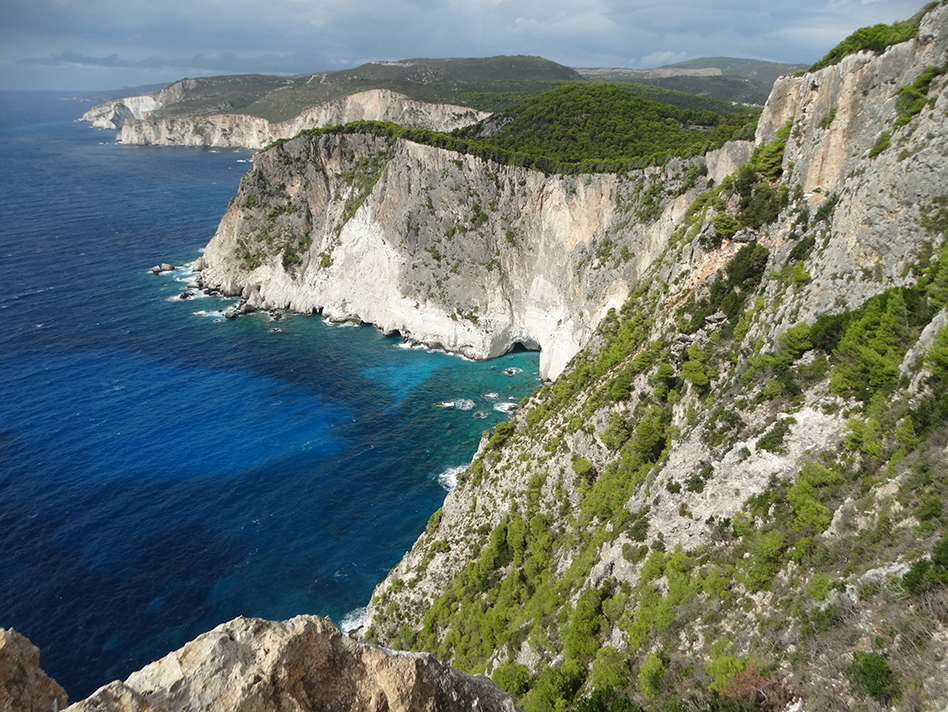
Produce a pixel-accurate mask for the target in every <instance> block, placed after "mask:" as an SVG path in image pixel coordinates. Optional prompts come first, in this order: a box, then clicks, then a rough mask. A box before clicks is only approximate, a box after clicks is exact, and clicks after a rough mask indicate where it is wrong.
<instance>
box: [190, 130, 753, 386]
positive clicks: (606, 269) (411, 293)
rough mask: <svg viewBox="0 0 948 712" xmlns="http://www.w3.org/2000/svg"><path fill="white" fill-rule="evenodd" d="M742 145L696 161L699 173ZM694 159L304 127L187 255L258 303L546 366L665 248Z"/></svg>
mask: <svg viewBox="0 0 948 712" xmlns="http://www.w3.org/2000/svg"><path fill="white" fill-rule="evenodd" d="M750 149H751V146H750V143H749V142H742V143H734V144H730V145H729V146H727V147H725V148H722V149H721V150H719V151H716V152H713V153H711V154H709V155H708V156H706V157H704V158H703V159H695V160H696V161H697V162H699V163H700V162H704V163H706V166H707V168H708V175H707V178H701V179H700V180H699V181H698V185H699V186H704V185H706V183H707V179H715V180H720V179H721V178H723V177H724V176H725V175H727V174H728V173H729V172H732V171H733V170H735V169H736V168H737V166H738V165H740V163H741V162H742V161H743V160H745V159H746V158H747V157H748V156H749V155H750ZM690 165H691V162H689V161H682V160H677V159H676V160H672V161H671V162H669V163H668V164H667V165H666V166H664V167H662V168H648V169H644V170H638V171H630V172H629V173H627V174H625V175H622V176H619V175H614V174H597V175H585V176H547V175H545V174H543V173H540V172H538V171H533V170H527V169H522V168H516V167H511V166H501V165H498V164H495V163H493V162H490V161H485V160H482V159H480V158H476V157H473V156H468V155H461V154H457V153H454V152H450V151H446V150H442V149H439V148H435V147H431V146H426V145H420V144H416V143H412V142H410V141H405V140H395V141H390V140H388V139H385V138H379V137H375V136H371V135H363V134H349V135H321V136H316V137H312V136H304V137H299V138H295V139H293V140H291V141H289V142H287V143H285V144H283V145H282V146H278V147H276V148H274V149H271V150H270V151H267V152H265V153H262V154H258V156H257V157H256V158H255V160H254V168H253V170H251V171H250V172H249V173H248V174H247V175H246V176H245V177H244V179H243V180H242V181H241V187H240V190H239V192H238V194H237V197H236V199H235V200H234V201H233V202H232V204H231V206H230V208H229V210H228V211H227V213H226V215H225V216H224V218H223V220H222V221H221V224H220V226H219V228H218V230H217V234H216V235H215V236H214V238H213V239H212V240H211V242H210V243H209V244H208V246H207V249H206V250H205V253H204V256H203V257H202V259H201V260H200V262H199V264H198V265H196V266H197V267H198V268H199V269H201V270H202V271H201V273H200V279H201V281H202V283H203V284H204V285H205V286H208V287H213V288H215V289H220V290H222V291H223V292H224V293H226V294H231V295H242V296H243V297H244V298H246V299H248V300H249V301H250V303H251V304H253V305H255V306H258V307H261V308H276V309H291V310H295V311H298V312H304V313H311V312H321V313H322V314H323V315H324V316H326V317H327V318H330V319H333V320H349V321H362V322H368V323H371V324H374V325H376V326H377V327H378V328H380V329H381V330H383V331H385V332H398V333H399V334H401V335H402V336H403V337H404V338H406V339H409V340H412V341H416V342H420V343H424V344H427V345H429V346H432V347H436V348H442V349H446V350H448V351H451V352H455V353H460V354H463V355H465V356H467V357H470V358H475V359H484V358H492V357H496V356H499V355H501V354H503V353H505V352H506V351H508V350H509V349H511V348H512V347H513V346H515V345H517V344H521V345H523V346H526V347H527V348H530V349H540V371H541V374H542V376H543V377H544V378H555V377H556V376H557V375H558V374H559V373H560V372H561V371H562V370H563V368H564V367H565V366H566V364H567V362H568V361H569V360H570V359H571V358H572V357H573V355H574V354H575V353H576V352H577V351H578V350H579V349H580V348H581V347H582V345H583V344H584V343H585V341H586V340H587V339H588V338H589V336H590V335H591V334H592V332H593V330H594V329H595V328H596V326H597V325H598V323H599V322H600V321H601V319H602V318H603V316H605V314H606V313H607V312H608V311H609V309H611V308H615V307H618V306H619V305H620V304H621V303H622V302H623V301H624V300H625V298H626V296H627V295H628V292H629V289H630V285H632V284H633V283H634V282H635V280H636V279H637V278H638V276H639V275H640V274H641V273H642V269H643V268H645V267H647V266H648V265H649V264H651V263H652V261H653V260H654V259H655V257H656V256H657V255H658V254H660V253H661V252H662V251H663V250H664V249H665V247H666V244H667V240H668V237H669V235H670V234H671V232H672V231H673V230H674V229H675V226H676V220H678V219H680V217H681V215H682V214H683V212H684V210H685V209H686V208H687V206H688V204H689V202H690V200H691V199H692V198H693V197H694V195H695V194H696V192H695V191H696V190H697V188H696V189H694V190H691V191H687V192H686V193H684V194H679V193H681V186H682V185H683V183H684V181H685V176H686V174H687V172H688V169H689V167H690Z"/></svg>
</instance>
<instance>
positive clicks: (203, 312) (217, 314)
mask: <svg viewBox="0 0 948 712" xmlns="http://www.w3.org/2000/svg"><path fill="white" fill-rule="evenodd" d="M225 311H226V310H225V309H211V310H210V311H208V310H207V309H199V310H198V311H196V312H193V314H194V316H210V317H214V318H215V319H223V318H224V312H225Z"/></svg>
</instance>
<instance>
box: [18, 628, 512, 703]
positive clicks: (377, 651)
mask: <svg viewBox="0 0 948 712" xmlns="http://www.w3.org/2000/svg"><path fill="white" fill-rule="evenodd" d="M2 709H4V708H3V707H2V706H0V710H2ZM11 709H12V708H11ZM26 709H29V708H26ZM35 709H39V708H35ZM515 709H516V707H515V706H514V704H513V701H512V700H511V699H510V697H508V696H507V695H506V694H504V693H503V692H501V690H500V689H498V688H497V687H496V686H495V685H494V684H493V683H492V682H491V681H490V680H488V679H487V678H485V677H473V676H470V675H465V674H463V673H460V672H458V671H457V670H455V669H453V668H450V667H448V666H446V665H444V664H442V663H440V662H439V661H438V660H437V659H436V658H434V657H433V656H432V655H429V654H427V653H420V654H416V653H403V652H395V651H392V650H385V649H383V648H378V647H375V646H372V645H368V644H365V643H359V642H356V641H354V640H352V639H350V638H348V637H347V636H345V635H343V634H342V633H341V632H340V631H339V629H338V628H337V627H336V626H335V625H333V623H332V622H331V621H329V620H328V619H324V618H318V617H316V616H297V617H296V618H293V619H291V620H288V621H279V622H277V621H265V620H261V619H257V618H236V619H235V620H232V621H230V622H228V623H224V624H222V625H220V626H218V627H217V628H215V629H214V630H212V631H210V632H208V633H205V634H204V635H202V636H199V637H198V638H196V639H195V640H193V641H191V642H190V643H188V644H187V645H185V646H184V647H183V648H181V649H180V650H177V651H175V652H173V653H170V654H168V655H166V656H165V657H163V658H162V659H161V660H158V661H157V662H154V663H152V664H151V665H148V666H146V667H145V668H143V669H141V670H139V671H138V672H136V673H133V674H132V675H131V676H129V678H128V679H127V680H125V682H117V681H116V682H113V683H110V684H109V685H106V686H105V687H102V688H100V689H99V690H98V691H97V692H96V693H95V694H94V695H92V696H91V697H89V698H88V699H86V700H83V701H81V702H78V703H76V704H74V705H72V706H71V707H69V710H70V711H71V712H93V711H95V712H104V711H105V710H115V711H122V712H131V711H135V712H150V711H151V710H156V711H157V710H163V711H165V710H166V711H168V712H172V711H174V710H182V711H184V710H187V711H188V712H232V711H233V710H253V711H254V712H269V711H271V710H272V711H274V712H275V711H277V710H279V711H280V712H286V711H290V710H292V711H297V712H310V711H313V712H316V711H322V710H326V711H329V710H333V711H338V712H343V711H348V710H352V711H353V712H355V711H357V710H358V711H365V712H373V711H376V710H377V711H378V712H383V711H385V712H414V711H416V710H417V711H418V712H421V711H424V712H450V711H454V710H457V711H458V712H461V711H462V710H498V711H500V710H504V711H510V712H513V710H515Z"/></svg>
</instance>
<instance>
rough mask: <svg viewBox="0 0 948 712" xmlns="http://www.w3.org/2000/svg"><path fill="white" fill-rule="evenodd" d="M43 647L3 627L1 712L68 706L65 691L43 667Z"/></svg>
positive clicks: (44, 711) (43, 710) (0, 637)
mask: <svg viewBox="0 0 948 712" xmlns="http://www.w3.org/2000/svg"><path fill="white" fill-rule="evenodd" d="M39 662H40V650H39V648H37V647H36V646H35V645H33V644H32V643H31V642H30V641H29V639H28V638H26V637H25V636H23V635H20V634H19V633H17V632H16V631H15V630H13V629H12V628H10V629H9V630H2V629H0V712H47V710H58V709H62V708H63V707H65V706H66V702H67V699H66V691H65V690H63V688H61V687H60V686H59V685H58V684H57V683H56V681H55V680H53V679H52V678H49V677H47V675H46V673H45V672H43V670H42V669H41V668H40V664H39Z"/></svg>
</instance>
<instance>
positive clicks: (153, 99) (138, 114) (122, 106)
mask: <svg viewBox="0 0 948 712" xmlns="http://www.w3.org/2000/svg"><path fill="white" fill-rule="evenodd" d="M160 108H161V101H160V99H159V98H158V96H157V95H152V94H145V95H144V96H127V97H125V98H124V99H113V100H112V101H107V102H106V103H104V104H99V105H98V106H93V107H92V108H91V109H89V110H88V111H87V112H86V113H84V114H83V115H82V119H81V121H90V122H92V125H93V126H94V127H95V128H97V129H112V130H116V129H121V128H122V126H123V125H124V124H125V122H126V121H129V120H133V119H134V120H137V121H141V120H142V119H144V118H146V117H147V116H148V115H149V114H150V113H151V112H153V111H156V110H158V109H160Z"/></svg>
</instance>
